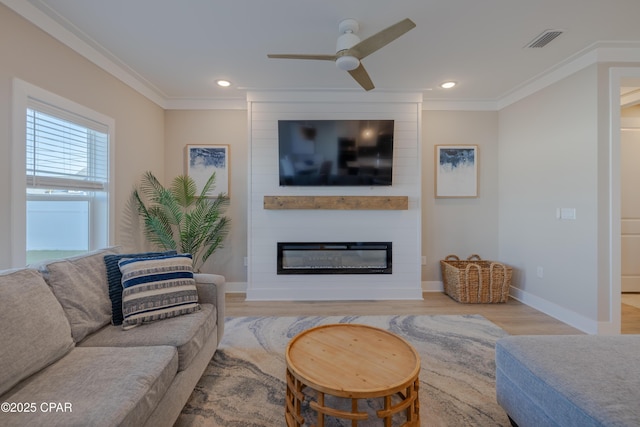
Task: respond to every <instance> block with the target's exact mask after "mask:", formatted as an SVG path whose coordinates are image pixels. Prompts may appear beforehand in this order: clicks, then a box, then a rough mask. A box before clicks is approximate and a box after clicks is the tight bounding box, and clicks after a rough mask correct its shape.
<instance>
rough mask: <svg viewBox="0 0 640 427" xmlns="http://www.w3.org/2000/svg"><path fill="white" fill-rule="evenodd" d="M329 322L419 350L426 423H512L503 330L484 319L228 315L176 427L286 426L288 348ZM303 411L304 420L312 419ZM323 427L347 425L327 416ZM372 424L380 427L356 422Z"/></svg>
mask: <svg viewBox="0 0 640 427" xmlns="http://www.w3.org/2000/svg"><path fill="white" fill-rule="evenodd" d="M328 323H361V324H366V325H371V326H377V327H380V328H384V329H387V330H389V331H391V332H393V333H396V334H398V335H400V336H402V337H403V338H405V339H406V340H407V341H409V343H411V344H412V345H413V346H414V347H415V348H416V350H417V351H418V353H419V354H420V357H421V372H420V414H421V421H422V425H423V426H435V427H440V426H443V427H445V426H446V427H449V426H457V427H458V426H508V425H509V421H508V419H507V416H506V414H505V413H504V411H503V410H502V409H501V408H500V406H498V404H497V403H496V397H495V362H494V354H495V353H494V348H495V342H496V340H497V339H498V338H500V337H503V336H506V335H507V333H506V332H505V331H503V330H502V329H500V328H499V327H497V326H496V325H494V324H493V323H491V322H489V321H488V320H487V319H485V318H484V317H482V316H478V315H468V316H445V315H441V316H349V317H338V316H331V317H238V318H228V319H227V322H226V325H225V335H224V338H223V340H222V342H221V344H220V347H219V348H218V351H217V352H216V354H215V356H214V358H213V360H212V361H211V363H210V364H209V366H208V367H207V370H206V371H205V373H204V375H203V376H202V378H201V379H200V382H199V383H198V385H197V387H196V389H195V390H194V392H193V394H192V395H191V398H190V399H189V402H188V403H187V405H186V406H185V408H184V409H183V412H182V414H181V415H180V417H179V418H178V421H177V422H176V424H175V427H205V426H207V427H208V426H221V427H231V426H237V427H240V426H242V427H271V426H273V427H281V426H285V425H286V423H285V421H284V396H285V390H286V385H285V382H284V373H285V370H286V364H285V358H284V352H285V348H286V346H287V343H288V342H289V340H291V338H292V337H294V336H295V335H296V334H298V333H300V332H302V331H304V330H306V329H309V328H312V327H314V326H317V325H322V324H328ZM367 403H368V405H367V406H371V407H375V406H376V405H377V403H376V402H367ZM306 406H307V405H305V408H303V415H305V416H312V414H313V413H312V412H310V409H309V408H308V407H306ZM374 409H375V408H374ZM307 419H309V418H307ZM311 420H313V421H312V423H309V422H308V423H309V424H305V426H306V425H310V424H315V418H313V417H312V418H311ZM326 425H327V426H347V425H351V424H350V422H349V423H347V422H345V421H342V420H336V419H331V420H329V421H328V422H327V423H326ZM372 425H381V424H380V421H379V420H375V422H369V421H361V422H360V424H359V426H372Z"/></svg>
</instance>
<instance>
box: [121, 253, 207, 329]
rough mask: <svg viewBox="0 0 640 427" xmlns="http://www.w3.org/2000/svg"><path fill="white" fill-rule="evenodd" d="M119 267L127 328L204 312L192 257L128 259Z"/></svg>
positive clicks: (180, 255)
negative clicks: (199, 311) (195, 312)
mask: <svg viewBox="0 0 640 427" xmlns="http://www.w3.org/2000/svg"><path fill="white" fill-rule="evenodd" d="M118 265H119V266H120V271H122V288H123V290H122V314H123V316H124V320H123V322H122V324H123V328H124V329H129V328H131V327H134V326H138V325H140V324H142V323H148V322H153V321H156V320H161V319H166V318H169V317H175V316H180V315H183V314H188V313H193V312H194V311H198V310H200V305H199V304H198V291H197V289H196V281H195V280H194V278H193V268H192V266H191V255H190V254H179V255H165V256H160V257H156V258H131V259H129V258H125V259H122V260H120V261H119V262H118Z"/></svg>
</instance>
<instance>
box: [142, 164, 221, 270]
mask: <svg viewBox="0 0 640 427" xmlns="http://www.w3.org/2000/svg"><path fill="white" fill-rule="evenodd" d="M214 187H215V173H214V174H212V175H211V177H210V178H209V179H208V180H207V182H206V183H205V185H204V186H203V187H202V190H201V192H200V194H197V186H196V183H195V181H194V180H193V178H191V177H189V176H186V175H180V176H177V177H175V178H174V179H173V181H172V183H171V186H170V187H169V188H168V189H167V188H165V187H164V186H163V185H162V184H161V183H160V181H158V179H157V178H156V177H155V176H154V175H153V174H152V173H151V172H146V173H145V174H144V175H143V177H142V180H141V183H140V186H139V188H138V189H135V190H134V191H133V193H132V200H133V204H134V206H135V209H136V211H137V212H138V216H139V217H140V219H141V222H142V223H143V227H144V235H145V237H146V239H147V240H148V241H149V242H150V243H151V244H152V245H154V246H156V247H158V248H160V249H163V250H168V249H174V250H178V251H179V252H181V253H190V254H191V255H192V258H193V266H194V269H195V270H196V271H197V270H198V269H199V268H200V266H202V264H203V263H204V262H206V260H207V259H208V258H209V257H210V256H211V255H212V254H213V253H214V252H215V250H216V249H218V248H220V247H222V243H223V241H224V239H225V238H226V236H227V234H228V230H229V225H230V221H229V218H227V217H225V216H224V215H223V212H224V210H225V209H226V207H227V206H228V204H229V198H228V197H227V196H226V194H224V193H220V194H219V195H218V197H215V198H212V197H211V196H210V194H211V193H212V190H213V189H214Z"/></svg>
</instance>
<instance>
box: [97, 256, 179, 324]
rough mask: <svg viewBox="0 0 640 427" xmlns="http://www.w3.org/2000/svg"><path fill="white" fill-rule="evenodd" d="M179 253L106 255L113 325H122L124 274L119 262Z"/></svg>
mask: <svg viewBox="0 0 640 427" xmlns="http://www.w3.org/2000/svg"><path fill="white" fill-rule="evenodd" d="M177 253H178V252H177V251H167V252H145V253H140V254H115V255H105V256H104V264H105V265H106V267H107V283H109V298H110V299H111V323H112V324H114V325H122V321H123V320H124V316H123V314H122V272H121V271H120V267H118V261H120V260H121V259H122V258H155V257H159V256H164V255H176V254H177Z"/></svg>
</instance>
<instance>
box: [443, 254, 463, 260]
mask: <svg viewBox="0 0 640 427" xmlns="http://www.w3.org/2000/svg"><path fill="white" fill-rule="evenodd" d="M444 260H445V261H460V258H458V255H453V254H452V255H447V256H446V257H445V259H444Z"/></svg>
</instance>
